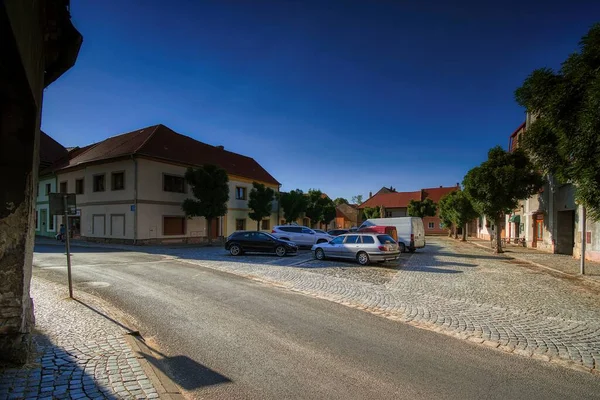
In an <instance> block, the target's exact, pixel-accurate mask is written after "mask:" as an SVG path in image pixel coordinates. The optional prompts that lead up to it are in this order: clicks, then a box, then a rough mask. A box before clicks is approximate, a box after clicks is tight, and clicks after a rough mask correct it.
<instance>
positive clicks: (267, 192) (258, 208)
mask: <svg viewBox="0 0 600 400" xmlns="http://www.w3.org/2000/svg"><path fill="white" fill-rule="evenodd" d="M274 198H275V191H274V190H273V189H271V188H270V187H267V186H265V185H263V184H262V183H257V182H252V190H251V191H250V194H249V195H248V208H249V209H251V210H252V211H251V212H249V213H248V216H249V217H250V219H251V220H253V221H256V230H257V231H260V221H262V220H263V219H264V218H265V217H269V216H270V215H271V212H272V211H273V199H274Z"/></svg>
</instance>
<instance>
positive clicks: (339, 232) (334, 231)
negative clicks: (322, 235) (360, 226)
mask: <svg viewBox="0 0 600 400" xmlns="http://www.w3.org/2000/svg"><path fill="white" fill-rule="evenodd" d="M348 232H349V231H348V229H332V230H330V231H328V232H327V234H328V235H331V236H340V235H343V234H344V233H348Z"/></svg>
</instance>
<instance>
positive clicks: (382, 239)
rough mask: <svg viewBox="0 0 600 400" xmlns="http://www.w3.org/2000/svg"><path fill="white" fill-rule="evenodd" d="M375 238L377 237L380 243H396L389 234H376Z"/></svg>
mask: <svg viewBox="0 0 600 400" xmlns="http://www.w3.org/2000/svg"><path fill="white" fill-rule="evenodd" d="M377 239H379V243H381V244H388V243H396V241H395V240H394V238H393V237H391V236H390V235H377Z"/></svg>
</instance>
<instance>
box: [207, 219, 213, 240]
mask: <svg viewBox="0 0 600 400" xmlns="http://www.w3.org/2000/svg"><path fill="white" fill-rule="evenodd" d="M212 220H213V219H212V218H206V234H207V235H208V245H209V246H210V245H212Z"/></svg>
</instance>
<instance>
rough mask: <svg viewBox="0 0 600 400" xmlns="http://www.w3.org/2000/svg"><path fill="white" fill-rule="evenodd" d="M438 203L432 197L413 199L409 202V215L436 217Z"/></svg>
mask: <svg viewBox="0 0 600 400" xmlns="http://www.w3.org/2000/svg"><path fill="white" fill-rule="evenodd" d="M436 212H437V204H435V203H434V202H433V200H431V199H425V200H423V201H421V200H411V201H410V202H409V203H408V215H410V216H411V217H420V218H423V217H435V213H436Z"/></svg>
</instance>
